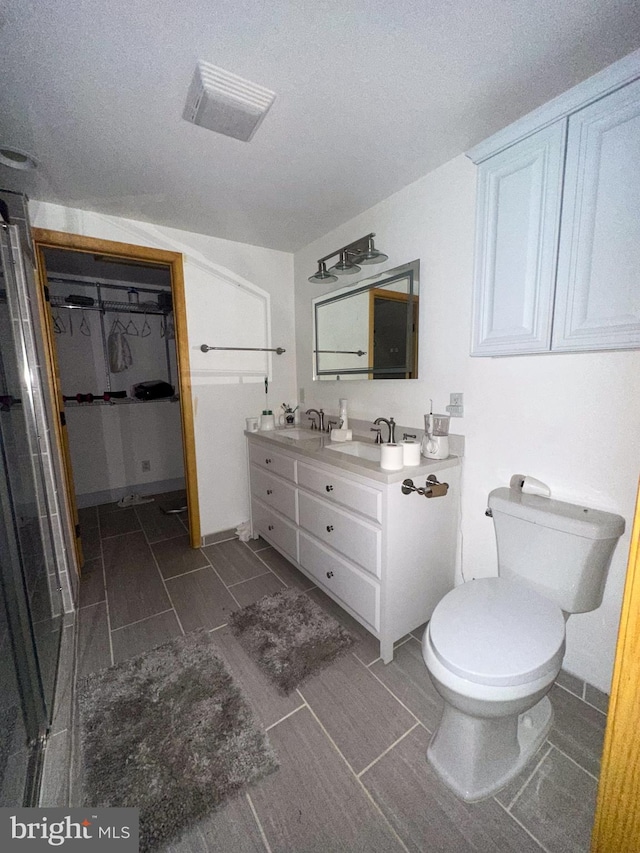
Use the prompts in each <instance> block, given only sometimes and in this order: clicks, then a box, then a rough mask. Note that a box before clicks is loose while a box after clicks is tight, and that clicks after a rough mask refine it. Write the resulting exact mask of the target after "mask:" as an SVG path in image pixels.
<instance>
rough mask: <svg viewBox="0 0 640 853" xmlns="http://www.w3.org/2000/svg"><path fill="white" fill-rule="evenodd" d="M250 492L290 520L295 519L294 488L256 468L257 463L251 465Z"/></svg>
mask: <svg viewBox="0 0 640 853" xmlns="http://www.w3.org/2000/svg"><path fill="white" fill-rule="evenodd" d="M250 470H251V494H252V495H253V497H254V498H259V499H260V500H261V501H262V502H263V503H265V504H266V505H267V506H271V507H273V508H274V509H277V510H278V512H281V513H282V514H283V515H286V516H287V518H290V519H291V521H296V488H295V486H290V485H289V483H285V482H283V481H282V480H279V479H278V478H277V477H272V476H271V475H270V474H267V472H266V471H263V470H262V469H261V468H258V466H257V465H252V466H251V469H250Z"/></svg>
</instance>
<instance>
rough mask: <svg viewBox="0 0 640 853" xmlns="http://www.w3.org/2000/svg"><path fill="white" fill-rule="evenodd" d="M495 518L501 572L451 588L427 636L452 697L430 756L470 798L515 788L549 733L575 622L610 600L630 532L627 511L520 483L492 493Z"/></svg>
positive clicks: (435, 672) (436, 676)
mask: <svg viewBox="0 0 640 853" xmlns="http://www.w3.org/2000/svg"><path fill="white" fill-rule="evenodd" d="M486 515H488V516H489V517H490V518H493V524H494V528H495V534H496V545H497V549H498V577H492V578H482V579H480V580H473V581H469V582H467V583H463V584H462V585H461V586H458V587H456V588H455V589H453V590H452V591H451V592H449V593H448V594H447V595H445V596H444V598H443V599H442V600H441V601H440V602H439V604H438V605H437V606H436V608H435V610H434V611H433V615H432V616H431V621H430V622H429V625H428V626H427V629H426V631H425V633H424V637H423V640H422V654H423V657H424V661H425V664H426V665H427V668H428V670H429V673H430V675H431V678H432V680H433V683H434V685H435V688H436V690H437V691H438V692H439V693H440V695H441V696H442V698H443V699H444V711H443V713H442V719H441V721H440V723H439V725H438V728H437V730H436V732H435V734H434V735H433V738H432V739H431V743H430V745H429V749H428V750H427V758H428V760H429V762H430V763H431V764H432V765H433V767H434V768H435V770H436V771H437V772H438V773H439V775H440V777H441V778H442V779H443V780H444V781H445V782H446V783H447V784H448V785H449V787H450V788H452V790H453V791H455V793H457V794H458V796H460V797H462V799H464V800H467V801H469V802H471V801H473V800H481V799H483V798H484V797H488V796H490V795H491V794H494V793H495V792H496V791H498V790H499V789H500V788H502V787H503V786H504V785H506V784H507V783H508V782H509V781H510V780H511V779H513V778H514V776H516V775H517V774H518V773H519V772H520V770H521V769H522V768H523V767H524V765H525V764H526V763H527V761H528V760H529V758H531V756H532V755H533V754H534V752H535V751H536V749H537V748H538V746H539V745H540V744H541V743H542V742H543V740H544V738H545V736H546V734H547V732H548V730H549V728H550V727H551V723H552V719H553V711H552V708H551V703H550V701H549V699H548V697H547V696H546V693H547V692H548V691H549V689H550V687H551V685H552V684H553V682H554V680H555V678H556V676H557V674H558V672H559V671H560V666H561V665H562V658H563V656H564V648H565V627H564V626H565V620H566V618H568V617H569V615H570V614H572V613H586V612H587V611H590V610H595V609H596V608H597V607H599V606H600V604H601V603H602V596H603V593H604V585H605V581H606V579H607V571H608V569H609V565H610V563H611V557H612V556H613V552H614V549H615V547H616V543H617V542H618V539H619V538H620V536H621V535H622V533H623V532H624V519H623V518H622V516H620V515H615V514H614V513H610V512H604V511H602V510H598V509H590V508H589V507H585V506H579V505H576V504H570V503H565V502H564V501H557V500H552V499H551V498H548V497H545V496H541V495H528V494H524V493H523V492H522V491H520V490H519V489H518V488H504V487H501V488H498V489H494V490H493V491H492V492H490V493H489V506H488V508H487V511H486Z"/></svg>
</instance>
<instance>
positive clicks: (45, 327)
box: [32, 228, 202, 574]
mask: <svg viewBox="0 0 640 853" xmlns="http://www.w3.org/2000/svg"><path fill="white" fill-rule="evenodd" d="M32 234H33V241H34V249H35V256H36V263H37V278H38V294H39V302H40V304H39V306H38V307H39V312H40V319H41V323H42V332H43V336H44V339H45V346H46V350H47V375H48V378H49V383H50V387H51V393H52V399H53V400H55V401H56V405H57V407H58V413H59V417H56V418H54V425H53V426H54V430H53V431H54V435H55V440H56V449H57V451H58V455H59V458H60V459H61V461H62V465H63V469H64V472H65V480H66V483H65V489H64V491H65V497H66V503H67V508H68V512H69V518H70V519H74V522H73V523H74V525H76V524H77V509H76V507H75V491H74V486H73V469H72V465H71V456H70V453H69V444H68V437H67V434H66V429H65V425H64V423H63V421H64V418H63V417H62V414H63V412H64V404H63V400H62V388H61V386H60V379H59V370H58V360H57V354H56V345H55V335H54V331H53V324H52V320H51V312H50V311H49V310H48V308H47V300H46V294H47V291H46V285H47V270H46V262H45V254H44V250H45V249H63V250H67V251H70V252H85V253H87V254H92V255H106V256H111V257H112V258H117V259H118V260H119V261H133V262H134V263H135V262H143V263H144V262H147V263H152V264H162V265H165V266H166V267H167V268H168V270H169V273H170V276H171V292H172V296H173V313H174V327H175V340H176V357H177V368H178V388H179V392H180V417H181V426H182V449H183V456H184V475H185V485H186V492H187V507H188V518H189V537H190V544H191V547H192V548H199V547H200V546H201V544H202V539H201V531H200V511H199V503H198V487H197V471H196V450H195V429H194V422H193V402H192V391H191V370H190V366H189V345H188V336H187V313H186V304H185V294H184V271H183V259H182V255H181V254H180V253H179V252H171V251H167V250H165V249H153V248H151V247H148V246H138V245H135V244H132V243H119V242H116V241H113V240H103V239H101V238H97V237H86V236H83V235H80V234H71V233H67V232H65V231H52V230H49V229H45V228H33V229H32ZM76 531H77V532H76ZM72 538H73V541H74V543H75V545H76V559H77V568H78V574H80V568H81V565H82V546H81V538H80V531H79V528H76V529H75V530H73V531H72Z"/></svg>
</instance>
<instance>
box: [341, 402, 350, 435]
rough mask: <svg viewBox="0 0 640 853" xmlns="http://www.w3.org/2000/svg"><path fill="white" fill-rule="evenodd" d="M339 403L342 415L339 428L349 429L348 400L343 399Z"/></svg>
mask: <svg viewBox="0 0 640 853" xmlns="http://www.w3.org/2000/svg"><path fill="white" fill-rule="evenodd" d="M339 403H340V414H339V418H340V423H339V427H340V429H349V416H348V414H347V403H348V400H346V399H345V398H344V397H343V398H342V399H341V400H340V401H339Z"/></svg>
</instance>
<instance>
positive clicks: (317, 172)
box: [0, 0, 640, 251]
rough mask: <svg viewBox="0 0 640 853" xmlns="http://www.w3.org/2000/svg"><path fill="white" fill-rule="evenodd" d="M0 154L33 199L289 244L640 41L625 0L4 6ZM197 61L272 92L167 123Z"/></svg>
mask: <svg viewBox="0 0 640 853" xmlns="http://www.w3.org/2000/svg"><path fill="white" fill-rule="evenodd" d="M0 10H1V11H0V37H1V39H2V51H1V55H0V67H1V68H2V87H1V91H0V115H1V117H2V118H1V125H0V144H6V145H14V146H17V147H19V148H23V149H27V150H29V151H30V152H31V153H33V154H34V155H35V156H36V157H37V158H38V159H39V161H40V163H41V168H40V169H39V170H38V172H37V173H36V174H34V175H28V174H26V173H18V172H15V171H13V170H11V169H8V168H6V167H4V166H0V186H3V187H5V188H8V189H16V190H20V191H25V192H27V193H28V194H29V195H30V196H31V197H32V198H37V199H42V200H47V201H54V202H59V203H63V204H67V205H70V206H74V207H80V208H86V209H90V210H97V211H102V212H106V213H112V214H117V215H120V216H126V217H130V218H133V219H142V220H147V221H150V222H155V223H159V224H163V225H170V226H174V227H177V228H184V229H188V230H191V231H197V232H202V233H205V234H212V235H215V236H218V237H225V238H228V239H231V240H239V241H242V242H246V243H253V244H256V245H261V246H269V247H272V248H277V249H283V250H287V251H292V250H295V249H297V248H299V247H301V246H304V245H306V244H308V243H309V242H311V241H312V240H314V239H316V238H317V237H320V236H322V235H323V234H325V233H326V232H328V231H329V230H331V229H332V228H334V227H336V226H338V225H339V224H341V223H343V222H345V221H346V220H348V219H350V218H351V217H353V216H355V215H356V214H358V213H360V212H361V211H363V210H365V209H366V208H368V207H370V206H371V205H373V204H375V203H376V202H378V201H380V200H381V199H383V198H386V197H387V196H389V195H391V194H392V193H393V192H395V191H396V190H399V189H401V188H402V187H403V186H406V185H407V184H409V183H411V182H412V181H414V180H416V179H417V178H418V177H420V176H421V175H424V174H426V173H427V172H428V171H430V170H431V169H433V168H435V167H436V166H438V165H440V164H442V163H444V162H446V161H447V160H449V159H451V158H452V157H454V156H456V155H457V154H460V153H461V152H463V151H465V150H466V149H468V148H469V147H470V146H472V145H473V144H475V143H477V142H479V141H480V140H482V139H483V138H485V137H487V136H489V135H490V134H491V133H493V132H495V131H496V130H498V129H500V128H501V127H504V126H505V125H507V124H509V123H510V122H511V121H513V120H514V119H516V118H518V117H519V116H521V115H524V114H525V113H527V112H529V111H530V110H531V109H533V108H535V107H537V106H539V105H540V104H542V103H544V102H545V101H547V100H549V99H550V98H551V97H553V96H554V95H557V94H559V93H560V92H562V91H565V90H566V89H568V88H570V87H571V86H572V85H574V84H576V83H578V82H580V81H581V80H583V79H585V78H586V77H588V76H590V75H591V74H593V73H595V72H597V71H599V70H600V69H601V68H603V67H604V66H606V65H608V64H610V63H611V62H613V61H615V60H616V59H619V58H620V57H622V56H624V55H625V54H627V53H629V52H631V51H632V50H633V49H635V48H636V47H638V46H640V5H639V4H638V2H637V0H628V1H627V0H561V2H558V0H536V2H535V3H534V2H531V0H486V2H478V0H457V2H452V0H422V2H419V0H411V2H410V0H393V2H389V0H384V2H383V0H297V2H295V3H294V2H293V0H262V2H259V0H246V2H242V0H240V1H239V0H181V2H179V3H175V2H174V0H109V2H104V0H100V2H98V0H5V2H4V3H3V4H2V5H0ZM198 59H204V60H207V61H208V62H211V63H213V64H215V65H218V66H221V67H223V68H225V69H227V70H229V71H231V72H233V73H234V74H238V75H240V76H242V77H245V78H247V79H249V80H251V81H253V82H255V83H258V84H260V85H262V86H266V87H267V88H269V89H272V90H273V91H275V92H276V94H277V99H276V101H275V104H274V106H273V107H272V108H271V110H270V112H269V114H268V115H267V117H266V119H265V120H264V122H263V124H262V126H261V127H260V129H259V130H258V132H257V133H256V135H255V137H254V139H253V140H252V141H251V142H249V143H243V142H239V141H238V140H235V139H230V138H227V137H223V136H220V135H218V134H215V133H212V132H211V131H207V130H205V129H203V128H200V127H197V126H194V125H192V124H189V123H188V122H186V121H184V120H183V119H182V118H181V114H182V110H183V107H184V103H185V99H186V94H187V89H188V87H189V83H190V81H191V78H192V75H193V70H194V67H195V64H196V62H197V60H198Z"/></svg>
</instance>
